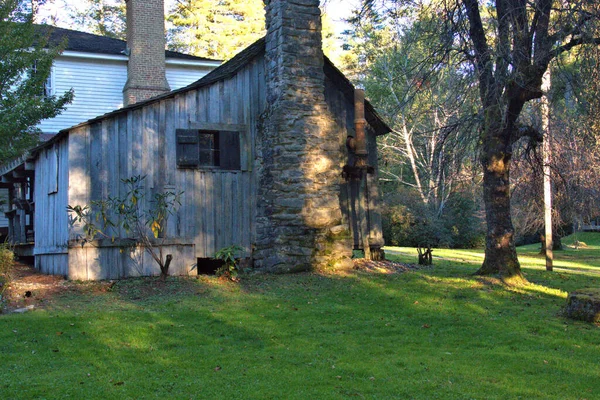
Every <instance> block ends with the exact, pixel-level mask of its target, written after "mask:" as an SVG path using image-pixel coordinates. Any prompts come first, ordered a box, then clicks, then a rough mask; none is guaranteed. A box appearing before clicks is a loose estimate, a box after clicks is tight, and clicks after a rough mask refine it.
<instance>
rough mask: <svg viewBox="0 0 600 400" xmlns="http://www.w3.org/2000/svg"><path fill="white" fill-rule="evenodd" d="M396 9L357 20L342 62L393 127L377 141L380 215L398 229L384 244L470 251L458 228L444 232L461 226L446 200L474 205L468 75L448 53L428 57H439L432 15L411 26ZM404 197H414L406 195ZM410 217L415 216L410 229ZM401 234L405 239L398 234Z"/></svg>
mask: <svg viewBox="0 0 600 400" xmlns="http://www.w3.org/2000/svg"><path fill="white" fill-rule="evenodd" d="M397 11H398V12H394V13H389V12H385V13H380V12H379V11H378V10H373V12H371V13H368V14H366V15H363V16H361V17H359V18H354V19H353V20H352V24H353V31H352V32H351V33H352V37H351V40H350V41H349V42H348V43H349V44H350V45H351V48H352V55H353V57H352V58H350V57H348V58H347V59H346V60H347V61H349V65H348V67H349V69H350V70H351V71H352V75H353V76H354V79H356V80H357V81H358V82H360V83H361V84H362V85H363V86H364V87H365V89H366V92H367V94H368V96H369V99H370V101H371V102H372V103H373V104H374V105H375V107H376V108H377V110H378V111H379V112H380V113H381V114H383V116H384V117H385V119H386V120H387V121H388V123H389V124H390V126H391V127H392V128H393V131H392V132H391V133H390V134H388V135H385V136H383V137H381V138H380V141H379V148H380V151H381V159H382V161H383V162H382V164H381V165H380V176H381V179H382V180H383V181H384V182H385V184H384V185H383V187H384V190H385V192H386V193H385V194H386V195H385V196H384V200H385V201H386V202H391V203H388V204H386V207H385V208H384V214H383V217H384V220H385V222H386V224H388V225H389V226H392V225H394V224H396V225H398V226H397V228H398V229H396V228H394V229H387V232H386V233H388V235H389V234H391V233H393V237H392V236H387V237H386V238H387V239H388V240H396V241H399V240H400V239H399V238H400V237H402V239H401V242H402V244H403V245H429V244H430V245H434V246H445V247H453V246H461V245H462V246H469V247H470V246H472V245H473V243H474V242H475V241H474V240H471V239H467V237H466V236H465V235H463V234H461V233H459V232H458V228H457V225H456V224H454V225H452V226H450V227H449V228H448V229H446V227H445V226H446V224H447V223H448V224H450V221H452V220H459V217H458V216H453V215H451V214H452V213H453V212H455V213H460V211H458V210H457V209H456V207H450V208H449V207H447V206H448V204H449V201H450V199H456V198H461V199H463V202H464V203H465V204H466V203H467V199H471V203H474V202H475V199H473V198H472V196H471V193H472V192H473V190H471V188H470V186H472V185H473V180H474V179H473V177H474V176H476V175H477V173H476V171H475V168H474V166H475V164H476V163H475V162H474V161H475V160H476V134H477V129H476V128H477V127H478V117H477V107H476V94H477V92H476V90H475V88H474V86H473V85H472V84H470V82H471V81H472V80H473V76H472V74H471V73H470V71H468V70H466V71H458V70H457V69H456V68H455V67H454V64H455V63H456V62H457V56H456V55H454V54H452V53H449V52H445V53H444V54H443V56H440V57H432V53H434V52H439V53H440V54H442V52H443V51H444V49H443V45H444V42H443V39H444V38H443V37H440V36H439V35H438V34H437V31H438V29H437V26H436V25H437V24H438V23H439V21H438V19H437V17H435V18H434V17H433V15H434V14H428V15H421V16H420V17H419V18H416V19H414V21H413V20H411V21H410V22H409V17H410V18H411V19H412V17H413V16H411V15H410V14H407V13H405V12H401V10H397ZM406 188H409V189H408V190H407V189H406ZM407 191H411V192H414V193H415V194H416V196H407ZM396 193H398V194H399V195H396ZM417 198H418V199H419V200H418V201H420V203H421V204H420V205H419V204H416V203H415V200H414V199H417ZM411 199H412V200H411ZM398 201H399V203H398ZM469 204H470V203H469ZM408 215H414V218H412V222H411V223H410V224H409V225H408V226H407V224H406V222H407V221H408V220H409V218H407V216H408ZM392 221H395V222H392ZM461 221H462V222H472V223H473V225H472V226H471V227H468V228H466V229H465V227H464V223H463V224H462V225H461V231H465V230H471V231H472V232H474V233H475V232H479V231H480V226H481V221H480V220H478V218H473V219H472V220H467V219H462V220H461ZM400 225H403V227H400ZM399 230H404V231H405V234H402V235H399ZM453 232H454V233H453ZM406 235H411V236H413V237H412V238H409V237H406Z"/></svg>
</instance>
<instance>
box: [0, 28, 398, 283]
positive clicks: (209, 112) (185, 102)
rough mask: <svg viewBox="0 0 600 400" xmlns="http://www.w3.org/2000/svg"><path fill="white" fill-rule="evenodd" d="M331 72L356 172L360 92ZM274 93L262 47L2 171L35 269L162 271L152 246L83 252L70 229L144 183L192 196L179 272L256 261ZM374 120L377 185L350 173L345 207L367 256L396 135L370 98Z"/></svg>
mask: <svg viewBox="0 0 600 400" xmlns="http://www.w3.org/2000/svg"><path fill="white" fill-rule="evenodd" d="M324 72H325V77H326V79H325V98H326V101H327V104H328V106H329V108H330V110H331V112H332V113H333V114H334V116H335V124H336V126H337V131H338V134H337V140H338V141H339V148H340V149H345V151H347V155H346V156H345V157H347V159H348V163H347V164H348V165H351V164H352V158H353V155H352V152H351V151H350V150H348V148H347V146H346V141H347V138H348V137H349V136H352V137H353V136H354V130H355V128H354V119H355V115H354V110H355V105H354V91H355V89H354V87H353V86H352V84H351V83H350V82H349V81H348V80H347V79H346V78H345V77H344V76H343V74H342V73H341V72H340V71H339V70H337V69H336V68H335V67H334V66H333V64H332V63H331V62H329V61H328V60H325V64H324ZM265 87H266V81H265V40H264V39H261V40H259V41H258V42H256V43H254V44H253V45H251V46H250V47H248V48H247V49H246V50H244V51H242V52H241V53H240V54H238V55H237V56H236V57H234V58H233V59H231V60H230V61H229V62H227V63H225V64H223V65H222V66H220V67H219V68H217V69H215V70H214V71H212V72H211V73H209V74H208V75H206V76H205V77H203V78H202V79H200V80H199V81H197V82H195V83H193V84H191V85H189V86H187V87H185V88H182V89H180V90H175V91H172V92H169V93H167V94H164V95H161V96H159V97H156V98H153V99H150V100H147V101H143V102H140V103H136V104H133V105H131V106H128V107H125V108H122V109H119V110H116V111H114V112H111V113H108V114H105V115H103V116H101V117H98V118H94V119H91V120H89V121H87V122H84V123H81V124H79V125H76V126H74V127H72V128H70V129H66V130H63V131H61V132H60V133H59V134H58V135H56V136H55V137H54V138H53V139H51V140H49V141H48V142H46V143H44V144H42V145H41V146H39V147H38V148H36V149H34V150H32V151H31V152H30V153H29V154H28V155H27V156H26V157H24V158H23V159H22V160H20V161H21V162H17V163H13V164H12V165H8V166H5V167H4V169H3V170H2V171H0V174H1V176H2V182H3V183H2V185H3V186H4V187H7V188H9V189H10V190H11V193H12V198H11V208H12V209H14V210H15V214H17V215H18V216H19V218H15V219H13V220H12V225H11V234H12V239H13V240H14V241H15V242H19V243H29V246H31V249H32V254H33V255H34V256H35V267H36V268H37V269H38V270H40V271H41V272H43V273H47V274H59V275H64V276H66V277H68V278H69V279H81V280H94V279H116V278H122V277H128V276H139V275H155V274H158V273H159V272H160V271H159V269H158V266H157V265H156V263H155V262H154V261H153V260H152V259H151V258H150V257H149V256H147V255H146V254H144V252H143V251H142V249H139V248H137V249H131V248H126V249H127V251H124V248H125V247H124V245H123V244H122V243H120V242H119V241H118V240H117V241H115V242H111V241H107V242H103V243H97V244H95V245H93V246H92V245H89V244H86V245H84V246H82V245H81V242H80V241H79V240H78V238H80V236H81V228H77V227H76V226H70V225H69V216H68V214H67V206H68V205H85V204H89V203H90V202H91V201H92V200H94V199H101V198H106V197H107V196H117V195H121V194H122V191H123V190H124V186H123V184H122V183H121V179H124V178H128V177H132V176H137V175H143V176H146V180H145V187H144V189H145V190H146V191H147V192H148V193H149V194H151V193H153V192H155V191H159V190H177V191H183V192H184V194H183V197H182V204H181V207H180V208H179V210H178V212H177V214H176V215H175V216H174V217H173V218H171V220H170V222H169V226H168V228H167V237H168V238H169V240H168V241H167V242H166V243H165V247H166V248H165V251H166V252H169V253H171V254H173V263H172V264H171V270H170V271H171V274H178V275H188V274H195V273H196V270H195V268H194V266H195V265H196V263H197V261H198V259H207V258H212V257H214V254H215V252H216V251H217V250H219V249H220V248H223V247H226V246H229V245H238V246H241V247H242V248H243V249H244V252H245V254H244V256H245V257H248V258H252V253H253V247H254V244H255V241H256V231H255V226H256V215H257V202H258V201H259V200H258V197H257V189H258V185H259V184H260V182H259V181H258V175H257V174H256V173H255V171H256V169H257V168H259V167H260V162H261V160H260V153H258V152H257V144H258V143H259V142H260V140H261V132H260V129H261V126H262V124H263V121H262V119H263V118H264V117H265V115H264V112H265V109H266V98H265V96H266V90H265ZM365 118H366V121H367V129H366V139H367V148H368V163H369V165H371V166H372V167H371V171H370V173H368V174H367V177H366V180H367V183H366V185H365V180H361V179H353V178H352V177H346V180H345V182H346V184H343V185H340V202H341V203H342V204H341V207H342V209H343V211H344V223H345V224H347V225H348V228H349V230H350V231H351V232H352V238H353V240H354V248H355V249H363V248H364V243H366V241H365V240H364V239H365V235H366V236H368V238H367V239H368V243H369V246H371V249H372V250H377V249H379V248H380V247H381V246H382V245H383V238H382V233H381V218H380V215H379V211H378V205H377V202H378V189H377V167H376V166H377V146H376V137H377V136H378V135H382V134H385V133H387V132H388V131H389V128H388V127H387V125H386V124H385V123H384V122H383V121H382V120H381V119H380V117H379V116H378V115H377V113H376V112H375V111H374V110H373V108H372V107H371V105H370V104H369V103H368V102H366V103H365ZM198 150H200V151H198ZM211 152H212V153H211ZM211 154H212V155H211ZM215 154H218V157H215ZM340 172H341V171H340ZM27 188H29V190H27ZM365 188H366V189H365ZM148 197H149V196H148ZM361 224H362V225H361Z"/></svg>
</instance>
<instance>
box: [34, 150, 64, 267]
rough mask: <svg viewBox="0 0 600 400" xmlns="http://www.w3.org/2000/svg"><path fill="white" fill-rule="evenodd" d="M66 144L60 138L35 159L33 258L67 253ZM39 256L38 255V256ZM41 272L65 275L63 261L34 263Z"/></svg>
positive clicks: (61, 255)
mask: <svg viewBox="0 0 600 400" xmlns="http://www.w3.org/2000/svg"><path fill="white" fill-rule="evenodd" d="M68 176H69V172H68V143H67V142H66V141H61V142H58V143H56V144H54V145H53V146H50V147H48V148H46V149H44V150H43V151H42V152H41V153H40V155H39V157H38V158H37V160H36V165H35V181H34V182H35V189H34V191H33V199H34V202H35V207H36V212H35V217H34V227H35V232H36V234H35V248H34V255H35V256H36V258H38V256H42V255H48V257H47V258H52V255H57V256H58V259H60V260H63V261H64V258H65V257H64V256H65V255H66V254H67V251H68V249H67V242H68V239H69V228H68V219H67V213H66V209H67V198H68ZM40 259H41V257H40ZM36 266H37V267H38V269H40V271H41V272H43V273H47V274H56V275H66V273H67V265H66V264H65V263H64V262H49V263H36Z"/></svg>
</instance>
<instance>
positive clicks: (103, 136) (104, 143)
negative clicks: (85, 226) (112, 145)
mask: <svg viewBox="0 0 600 400" xmlns="http://www.w3.org/2000/svg"><path fill="white" fill-rule="evenodd" d="M111 121H112V120H111V119H105V120H103V121H102V123H101V124H100V126H101V129H100V144H99V147H97V148H92V149H91V151H92V152H96V151H97V152H101V153H102V156H101V157H102V158H101V163H100V165H99V166H98V170H97V172H98V181H99V182H100V184H101V185H102V189H101V197H100V198H101V199H106V198H107V197H108V180H109V178H108V168H109V165H110V164H111V162H110V161H111V160H110V159H109V158H108V155H109V149H108V143H109V140H108V126H109V125H110V122H111Z"/></svg>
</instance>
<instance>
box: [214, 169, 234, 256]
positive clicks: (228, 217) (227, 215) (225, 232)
mask: <svg viewBox="0 0 600 400" xmlns="http://www.w3.org/2000/svg"><path fill="white" fill-rule="evenodd" d="M232 175H234V173H232V172H224V173H221V177H222V179H221V197H220V199H221V201H220V203H221V204H222V211H221V212H222V217H221V218H219V222H218V223H219V225H220V226H221V227H222V228H221V229H222V231H221V235H222V239H221V247H225V246H231V245H232V244H234V243H233V232H232V229H233V218H234V215H233V199H232V197H233V188H232V180H231V176H232Z"/></svg>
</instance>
